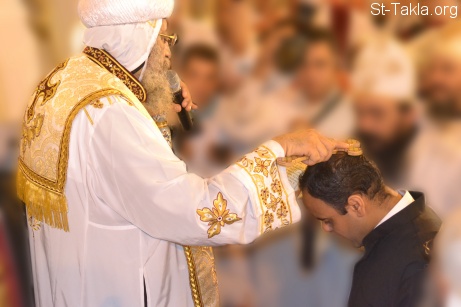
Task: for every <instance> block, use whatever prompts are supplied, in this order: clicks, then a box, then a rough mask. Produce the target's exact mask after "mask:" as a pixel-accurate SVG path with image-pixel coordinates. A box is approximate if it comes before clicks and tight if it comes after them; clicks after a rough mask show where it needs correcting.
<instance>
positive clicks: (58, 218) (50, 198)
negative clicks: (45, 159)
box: [16, 169, 69, 232]
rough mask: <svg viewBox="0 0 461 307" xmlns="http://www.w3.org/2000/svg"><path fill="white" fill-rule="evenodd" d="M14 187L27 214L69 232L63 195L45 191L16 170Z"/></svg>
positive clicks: (65, 201)
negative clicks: (24, 205)
mask: <svg viewBox="0 0 461 307" xmlns="http://www.w3.org/2000/svg"><path fill="white" fill-rule="evenodd" d="M16 186H17V191H18V197H19V199H21V200H22V201H23V202H24V203H25V204H26V207H27V213H28V214H29V215H30V216H33V217H34V218H35V219H37V220H39V221H41V222H44V223H46V224H48V225H50V226H51V227H53V228H58V229H62V230H64V231H66V232H68V231H69V222H68V220H67V200H66V197H65V196H64V195H63V194H58V193H56V192H53V191H50V190H48V189H45V188H43V187H41V186H39V185H37V184H35V183H34V182H32V181H31V180H29V179H28V178H27V177H26V176H25V174H24V173H23V172H22V171H21V169H19V170H18V174H17V179H16Z"/></svg>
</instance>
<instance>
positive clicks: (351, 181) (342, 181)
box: [299, 152, 385, 214]
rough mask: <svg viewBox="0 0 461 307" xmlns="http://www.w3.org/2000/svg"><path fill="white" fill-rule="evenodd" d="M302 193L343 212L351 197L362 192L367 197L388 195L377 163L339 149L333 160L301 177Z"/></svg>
mask: <svg viewBox="0 0 461 307" xmlns="http://www.w3.org/2000/svg"><path fill="white" fill-rule="evenodd" d="M299 183H300V184H299V186H300V188H301V190H302V191H303V192H307V193H309V194H310V195H311V196H312V197H314V198H318V199H320V200H322V201H324V202H325V203H327V204H328V205H330V206H331V207H333V208H334V209H336V210H337V211H338V212H339V213H341V214H346V213H347V210H346V208H345V207H346V205H347V201H348V198H349V196H351V195H354V194H361V195H363V196H366V197H367V198H368V199H375V198H376V197H381V196H384V195H385V185H384V182H383V178H382V176H381V172H380V171H379V170H378V168H377V167H376V165H375V164H374V163H372V162H371V161H369V160H368V159H367V158H365V157H364V156H358V157H354V156H349V155H348V154H347V153H344V152H340V153H337V154H334V155H333V156H332V157H331V158H330V160H328V161H326V162H322V163H318V164H316V165H314V166H309V167H308V168H307V170H306V172H305V173H304V174H303V175H302V176H301V177H300V180H299Z"/></svg>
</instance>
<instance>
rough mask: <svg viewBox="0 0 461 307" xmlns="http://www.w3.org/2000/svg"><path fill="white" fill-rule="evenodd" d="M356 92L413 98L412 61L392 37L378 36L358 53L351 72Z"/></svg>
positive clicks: (409, 99) (404, 98)
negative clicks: (378, 37)
mask: <svg viewBox="0 0 461 307" xmlns="http://www.w3.org/2000/svg"><path fill="white" fill-rule="evenodd" d="M352 85H353V88H354V92H356V93H366V94H372V95H376V96H383V97H388V98H393V99H395V100H408V101H412V100H413V99H414V96H415V90H416V88H415V87H416V80H415V69H414V66H413V62H412V61H411V59H410V57H409V55H408V54H407V52H406V50H405V49H404V47H403V46H402V45H401V44H399V43H398V42H397V41H395V40H392V39H383V38H380V39H376V40H375V41H372V42H370V43H369V44H367V45H366V46H365V47H364V48H363V49H362V50H361V51H360V53H359V54H358V56H357V59H356V64H355V66H354V70H353V74H352Z"/></svg>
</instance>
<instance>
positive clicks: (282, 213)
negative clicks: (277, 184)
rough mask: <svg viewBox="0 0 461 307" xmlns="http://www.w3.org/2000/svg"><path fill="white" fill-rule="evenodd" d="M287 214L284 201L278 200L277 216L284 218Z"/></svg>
mask: <svg viewBox="0 0 461 307" xmlns="http://www.w3.org/2000/svg"><path fill="white" fill-rule="evenodd" d="M287 216H288V208H287V205H286V204H285V202H284V201H281V202H280V207H279V208H278V209H277V217H278V218H279V219H281V220H284V219H285V218H286V217H287Z"/></svg>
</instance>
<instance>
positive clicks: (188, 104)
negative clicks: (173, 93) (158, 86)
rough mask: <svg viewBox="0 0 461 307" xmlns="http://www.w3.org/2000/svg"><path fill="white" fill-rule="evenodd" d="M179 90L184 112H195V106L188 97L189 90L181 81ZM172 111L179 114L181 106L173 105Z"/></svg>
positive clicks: (189, 96)
mask: <svg viewBox="0 0 461 307" xmlns="http://www.w3.org/2000/svg"><path fill="white" fill-rule="evenodd" d="M181 89H182V97H183V98H184V100H183V102H182V104H181V105H182V107H183V108H185V109H186V111H190V110H195V109H198V107H197V105H195V104H194V103H193V102H192V97H191V95H190V92H189V88H188V87H187V85H186V84H185V83H184V82H182V81H181ZM174 110H175V111H176V112H181V106H180V105H178V104H175V105H174Z"/></svg>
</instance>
